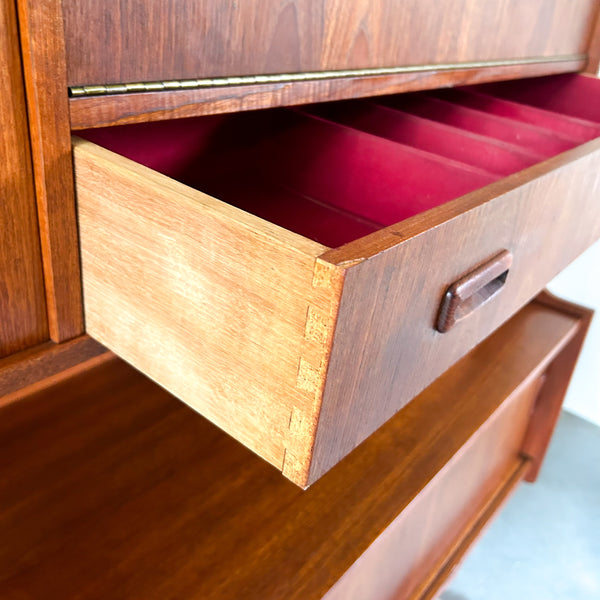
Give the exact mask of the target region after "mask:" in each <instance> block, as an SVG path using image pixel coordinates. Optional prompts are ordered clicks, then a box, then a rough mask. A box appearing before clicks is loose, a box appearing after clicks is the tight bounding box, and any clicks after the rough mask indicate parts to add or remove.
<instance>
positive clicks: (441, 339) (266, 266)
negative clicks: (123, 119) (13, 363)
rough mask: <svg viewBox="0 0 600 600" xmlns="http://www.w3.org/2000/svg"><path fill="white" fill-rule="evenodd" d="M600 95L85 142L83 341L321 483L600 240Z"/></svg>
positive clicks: (118, 132)
mask: <svg viewBox="0 0 600 600" xmlns="http://www.w3.org/2000/svg"><path fill="white" fill-rule="evenodd" d="M599 83H600V82H598V81H597V80H593V79H587V78H577V77H575V78H572V77H567V78H564V77H563V78H560V77H559V78H552V79H549V80H545V81H544V84H543V85H544V86H546V85H549V86H551V87H552V86H554V87H555V88H557V89H555V90H554V92H553V94H552V95H553V97H555V98H556V97H558V96H562V97H563V98H564V97H566V96H565V94H566V92H567V91H569V93H571V92H573V93H574V94H575V96H576V99H575V100H573V99H572V98H571V99H570V100H569V102H568V106H567V107H566V108H565V107H562V108H561V109H560V110H559V113H560V114H557V113H553V112H552V111H548V110H546V109H543V108H539V107H535V106H531V105H522V104H518V103H517V104H516V105H515V103H514V102H513V101H511V100H508V99H504V98H503V97H501V92H502V94H503V93H505V92H506V94H508V95H510V93H512V92H510V90H504V91H502V90H499V91H497V92H495V93H496V95H495V96H493V97H492V99H491V100H489V98H488V96H486V95H485V94H482V93H481V92H480V91H477V92H474V91H473V90H471V91H468V92H467V91H464V90H463V91H462V92H456V94H458V95H460V94H462V95H463V96H464V95H466V96H467V97H468V99H469V100H468V102H469V103H470V104H476V103H480V104H479V105H478V106H479V108H478V109H475V108H473V107H472V106H466V105H465V104H466V101H465V100H464V98H462V96H461V99H460V105H459V106H457V107H455V108H452V110H448V107H447V106H446V105H447V104H452V103H451V101H450V99H444V100H440V99H439V98H437V97H429V96H427V95H425V96H424V95H423V94H420V95H417V96H410V97H402V98H396V99H395V100H394V99H387V100H385V101H383V104H382V102H378V103H377V104H374V103H373V102H357V103H349V104H348V103H346V104H343V105H333V108H332V107H331V106H326V107H311V108H307V109H303V110H299V109H297V110H294V111H275V112H272V113H269V112H263V113H255V114H247V115H234V116H232V117H227V116H223V115H216V116H213V117H210V118H207V119H202V118H199V119H194V120H190V121H185V120H180V121H174V122H164V123H149V124H144V125H143V126H136V125H131V126H126V127H123V128H107V129H105V130H99V131H96V130H94V131H92V132H87V133H86V134H85V135H87V136H88V137H89V138H90V139H94V140H95V141H97V142H98V143H99V144H104V145H107V146H108V147H110V148H113V149H114V150H117V151H118V152H120V153H121V154H123V155H125V156H127V157H129V158H124V157H123V156H119V155H117V154H115V153H113V152H110V151H109V150H107V149H105V148H101V147H99V146H97V145H95V144H94V143H92V142H91V141H89V140H88V141H83V140H82V141H79V142H76V145H75V151H74V156H75V171H76V185H77V195H78V205H79V225H80V240H81V251H82V252H81V255H82V268H83V286H84V295H85V312H86V327H87V330H88V332H89V333H90V335H92V336H93V337H95V338H97V339H98V340H99V341H100V342H102V343H103V344H104V345H106V346H108V347H109V348H110V349H111V350H113V351H115V352H116V353H117V354H119V355H120V356H122V357H123V358H125V359H126V360H128V361H130V362H132V364H134V365H135V366H136V367H137V368H139V369H140V370H142V371H143V372H144V373H146V374H148V375H149V376H151V377H152V378H154V379H155V380H156V381H158V382H159V383H161V384H162V385H164V386H165V387H166V388H167V389H169V390H170V391H171V392H173V393H174V394H176V395H177V396H179V397H180V398H182V399H183V400H184V401H186V402H188V403H189V404H190V405H192V406H193V407H195V408H196V409H197V410H199V411H200V412H202V414H204V415H205V416H207V417H208V418H210V419H211V420H213V421H214V422H215V423H217V424H218V425H219V426H221V427H223V428H225V429H226V430H227V431H228V432H230V433H231V434H232V435H234V436H235V437H236V438H238V439H239V440H241V441H242V442H243V443H245V444H246V445H248V446H249V447H250V448H252V449H253V450H255V451H256V452H258V453H259V454H260V455H261V456H263V457H264V458H265V459H267V460H268V461H269V462H271V463H272V464H274V465H276V466H277V467H278V468H280V469H281V470H282V471H283V473H284V474H285V475H286V476H287V477H289V478H290V479H292V480H293V481H294V482H296V483H298V484H300V485H303V486H306V485H308V484H311V483H312V482H314V481H316V480H317V479H318V478H319V477H320V476H321V475H323V473H325V472H326V471H327V470H328V469H329V468H331V467H332V466H333V465H334V464H336V463H337V462H338V461H339V460H341V459H342V458H343V457H344V456H346V455H347V454H348V453H349V452H350V451H351V450H352V449H353V448H355V447H356V446H357V445H358V444H359V443H360V442H361V441H362V440H364V439H365V438H366V437H368V436H369V435H370V434H371V433H372V432H373V431H375V430H376V429H377V428H378V427H379V426H381V425H382V424H383V423H384V422H385V421H386V420H388V419H389V418H390V417H391V416H392V415H393V414H395V413H396V412H397V411H398V410H399V409H401V408H402V407H403V406H405V405H406V404H407V403H408V402H409V401H410V400H411V399H412V398H414V397H415V396H416V395H417V394H418V393H419V392H420V391H421V390H423V389H424V388H425V387H426V386H427V385H429V384H430V383H431V382H432V381H433V380H434V379H435V378H436V377H438V376H439V375H441V374H442V373H443V372H444V371H446V370H447V369H448V368H449V367H450V366H451V365H452V364H454V363H455V362H456V361H457V360H458V359H459V358H460V357H462V356H464V355H465V354H466V353H467V352H468V351H469V350H471V349H472V348H473V347H474V346H475V345H477V344H478V343H479V342H481V341H482V340H483V339H484V338H486V337H487V336H488V335H489V334H490V333H491V332H492V331H494V330H495V329H496V328H497V327H498V326H500V325H501V324H502V323H503V322H504V321H506V320H507V319H508V318H509V317H510V316H511V315H513V314H514V313H515V312H516V311H518V310H519V309H520V308H521V307H522V306H523V305H524V304H526V303H527V302H528V301H529V300H530V299H531V298H532V297H533V296H535V295H536V294H537V293H538V292H539V291H540V290H541V289H542V288H543V287H544V286H545V285H546V283H547V282H548V281H550V280H551V279H552V278H553V277H554V276H555V275H556V274H557V273H558V272H559V271H560V270H561V269H562V268H564V267H565V266H566V265H567V264H568V263H569V262H570V261H571V260H573V259H574V258H575V257H576V256H577V255H578V254H580V253H581V252H583V251H584V250H585V249H586V248H587V247H588V246H589V245H590V244H591V243H593V242H594V241H595V240H597V239H598V238H600V203H599V201H598V198H599V194H600V175H599V173H600V137H598V136H599V135H600V114H598V113H597V105H595V106H596V108H592V109H589V107H588V104H587V103H585V102H582V101H581V99H582V98H586V97H588V96H590V95H592V96H593V95H594V94H599V95H600V87H599V86H598V84H599ZM590 84H591V88H590V89H588V87H589V86H590ZM524 85H529V86H540V89H542V88H541V86H542V84H541V83H537V82H533V83H531V82H529V83H527V84H524ZM503 89H504V88H503ZM584 92H585V93H584ZM549 95H550V92H549V91H548V90H547V89H546V88H544V89H543V93H542V94H541V95H540V94H538V95H537V96H536V95H534V97H532V98H530V99H529V100H528V101H529V102H533V103H535V102H537V101H538V100H539V99H540V98H542V99H544V98H546V97H547V96H549ZM567 95H568V94H567ZM486 98H487V100H486ZM577 98H579V99H580V100H577ZM415 99H416V100H415ZM484 100H485V102H487V103H491V105H490V106H491V108H489V110H488V111H487V112H486V111H485V110H482V109H481V103H482V102H483V101H484ZM394 102H401V103H402V106H401V108H398V107H395V108H392V109H390V108H389V106H384V104H387V105H389V104H390V103H392V104H393V103H394ZM440 105H441V106H442V107H443V108H444V110H440V108H439V107H440ZM429 107H434V108H435V109H436V110H440V114H441V117H440V118H441V119H442V120H443V121H444V122H440V123H437V122H436V123H434V122H433V121H432V120H431V119H432V115H430V114H428V115H427V118H425V117H423V116H421V115H417V116H415V114H413V113H415V112H419V111H424V110H425V109H427V110H429ZM583 109H585V112H584V113H583V114H580V115H579V116H577V115H572V114H570V112H575V113H578V112H580V111H581V110H583ZM332 111H333V112H334V114H333V115H332V114H330V113H331V112H332ZM410 111H412V113H411V112H410ZM502 111H504V112H506V111H508V112H510V111H512V113H511V115H512V116H511V117H510V118H509V117H507V116H506V115H501V114H500V113H501V112H502ZM594 111H595V112H594ZM488 112H489V114H488ZM436 114H437V113H436ZM399 115H400V116H399ZM357 118H358V121H357V120H356V119H357ZM398 118H400V123H401V125H402V126H401V127H399V128H398V127H396V128H394V127H392V125H394V124H396V123H397V120H398ZM390 119H391V120H390ZM532 122H535V123H536V124H535V125H532ZM382 123H384V124H385V125H386V127H384V129H383V130H382V131H380V130H377V127H378V126H379V125H381V124H382ZM407 123H412V126H413V129H411V128H410V127H408V126H406V124H407ZM457 123H459V124H460V125H461V127H458V126H457ZM541 124H543V125H544V126H542V125H541ZM423 128H425V129H423ZM474 130H477V131H474ZM410 131H412V132H413V133H414V134H415V135H413V136H412V137H411V136H410V135H409V133H410ZM481 131H483V132H485V134H484V133H481ZM423 132H426V133H428V134H429V137H427V136H425V135H421V133H423ZM567 134H568V135H567ZM400 136H401V137H402V139H398V138H399V137H400ZM494 136H496V137H494ZM498 136H501V138H502V139H499V138H498ZM586 140H588V141H586ZM589 140H591V141H589ZM459 142H460V143H459ZM198 148H200V150H198ZM465 150H469V152H470V153H469V152H463V151H465ZM459 152H463V154H462V155H458V153H459ZM557 154H558V155H557ZM548 157H550V158H548ZM544 158H547V160H544ZM133 159H134V160H135V161H137V162H134V160H133ZM475 159H477V160H478V161H479V162H478V163H474V162H469V161H474V160H475ZM540 161H542V162H540ZM138 163H143V165H144V166H143V165H142V164H138ZM536 163H537V164H536ZM519 168H521V169H523V170H520V171H519V172H516V173H515V170H517V171H518V169H519ZM155 169H156V170H158V171H160V172H156V170H155ZM507 173H513V174H512V175H508V176H507V177H504V176H505V175H506V174H507ZM503 177H504V178H503ZM174 178H175V179H179V181H174ZM184 182H185V183H184ZM199 190H202V191H199ZM472 190H475V191H472ZM208 194H211V195H210V196H209V195H208ZM457 197H458V198H457ZM217 198H218V199H217ZM246 211H247V212H246ZM250 213H253V214H250ZM386 225H388V226H387V227H386ZM361 236H362V237H361ZM333 246H337V247H336V248H332V247H333Z"/></svg>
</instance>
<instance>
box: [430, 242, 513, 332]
mask: <svg viewBox="0 0 600 600" xmlns="http://www.w3.org/2000/svg"><path fill="white" fill-rule="evenodd" d="M512 258H513V257H512V254H511V253H510V252H509V251H508V250H502V252H500V253H499V254H496V256H494V257H492V258H490V260H488V261H487V262H485V263H483V264H482V265H480V266H479V267H477V268H476V269H473V270H472V271H471V272H470V273H467V275H465V276H464V277H461V278H460V279H459V280H458V281H455V282H454V283H453V284H452V285H451V286H450V287H449V288H448V290H447V291H446V293H445V294H444V298H443V300H442V304H441V305H440V312H439V314H438V320H437V324H436V329H437V330H438V331H440V332H441V333H445V332H446V331H448V330H449V329H451V328H452V327H453V326H454V325H455V324H456V323H458V322H459V321H460V320H462V319H464V318H465V317H468V316H469V315H470V314H471V313H472V312H474V311H475V310H476V309H477V308H479V307H480V306H482V305H483V304H485V303H486V302H487V301H488V300H490V299H491V298H493V297H494V296H495V295H496V294H497V293H498V292H499V291H500V290H501V289H502V286H503V285H504V283H505V282H506V278H507V277H508V271H509V269H510V266H511V265H512Z"/></svg>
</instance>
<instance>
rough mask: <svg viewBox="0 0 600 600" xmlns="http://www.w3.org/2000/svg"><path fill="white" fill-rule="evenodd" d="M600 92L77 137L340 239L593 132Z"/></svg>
mask: <svg viewBox="0 0 600 600" xmlns="http://www.w3.org/2000/svg"><path fill="white" fill-rule="evenodd" d="M599 95H600V81H599V80H596V79H594V78H590V77H583V76H573V75H567V76H564V75H561V76H554V77H546V78H537V79H531V80H528V81H518V82H502V83H494V84H484V85H479V86H470V87H464V88H457V89H448V90H433V91H426V92H417V93H412V94H403V95H397V96H388V97H382V98H377V99H369V100H353V101H344V102H336V103H327V104H321V105H312V106H307V107H300V108H296V109H276V110H270V111H256V112H251V113H244V114H235V115H213V116H208V117H198V118H193V119H185V120H177V121H164V122H154V123H144V124H139V125H126V126H119V127H110V128H104V129H93V130H86V131H83V132H80V135H81V136H82V137H84V138H86V139H88V140H90V141H93V142H96V143H98V144H99V145H101V146H104V147H106V148H108V149H110V150H113V151H114V152H117V153H118V154H121V155H123V156H126V157H127V158H130V159H132V160H135V161H136V162H138V163H141V164H143V165H145V166H148V167H150V168H152V169H155V170H156V171H158V172H160V173H163V174H164V175H167V176H169V177H172V178H174V179H176V180H178V181H181V182H182V183H185V184H187V185H190V186H192V187H194V188H196V189H199V190H201V191H203V192H205V193H208V194H210V195H212V196H215V197H216V198H218V199H220V200H223V201H225V202H227V203H229V204H232V205H234V206H236V207H238V208H240V209H242V210H245V211H247V212H250V213H252V214H255V215H257V216H259V217H261V218H263V219H266V220H268V221H271V222H272V223H275V224H277V225H280V226H282V227H285V228H286V229H288V230H290V231H293V232H295V233H298V234H300V235H303V236H305V237H307V238H310V239H312V240H314V241H317V242H319V243H321V244H324V245H326V246H329V247H337V246H340V245H343V244H345V243H347V242H350V241H352V240H355V239H358V238H360V237H363V236H365V235H367V234H369V233H372V232H374V231H376V230H378V229H381V228H383V227H386V226H388V225H392V224H394V223H397V222H399V221H402V220H404V219H407V218H409V217H412V216H414V215H417V214H419V213H422V212H424V211H426V210H428V209H431V208H434V207H435V206H439V205H441V204H443V203H445V202H448V201H450V200H453V199H455V198H458V197H459V196H462V195H463V194H466V193H468V192H471V191H473V190H475V189H478V188H481V187H483V186H485V185H487V184H489V183H492V182H493V181H496V180H498V179H501V178H503V177H506V176H508V175H511V174H513V173H516V172H518V171H521V170H523V169H525V168H527V167H530V166H532V165H534V164H536V163H539V162H541V161H543V160H545V159H547V158H549V157H551V156H555V155H557V154H560V153H561V152H564V151H566V150H569V149H571V148H574V147H575V146H578V145H580V144H582V143H584V142H586V141H589V140H591V139H594V138H596V137H598V136H600V103H598V102H594V99H595V98H597V97H598V96H599Z"/></svg>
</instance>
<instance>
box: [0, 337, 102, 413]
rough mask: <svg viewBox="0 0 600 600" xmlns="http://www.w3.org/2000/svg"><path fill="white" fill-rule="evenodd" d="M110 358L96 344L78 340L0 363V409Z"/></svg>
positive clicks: (50, 345)
mask: <svg viewBox="0 0 600 600" xmlns="http://www.w3.org/2000/svg"><path fill="white" fill-rule="evenodd" d="M105 354H110V353H109V352H108V350H107V349H106V348H104V347H102V346H101V345H100V344H99V343H98V342H96V341H94V340H92V339H91V338H89V337H88V336H81V337H79V338H76V339H74V340H70V341H68V342H64V343H62V344H54V343H53V342H46V343H45V344H40V345H39V346H35V347H34V348H30V349H28V350H25V351H23V352H19V353H17V354H13V355H12V356H9V357H7V358H5V359H4V360H2V361H0V406H3V405H5V404H9V403H10V402H14V401H16V400H19V399H21V398H23V397H24V396H26V395H30V394H31V393H33V390H36V389H38V388H42V387H49V386H50V385H52V384H54V383H56V381H57V378H63V379H64V378H67V377H69V376H71V375H73V374H74V370H78V369H79V370H81V369H85V368H87V367H88V366H89V361H90V360H91V359H95V358H96V357H98V356H101V355H105Z"/></svg>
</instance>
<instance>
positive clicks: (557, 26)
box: [62, 0, 598, 85]
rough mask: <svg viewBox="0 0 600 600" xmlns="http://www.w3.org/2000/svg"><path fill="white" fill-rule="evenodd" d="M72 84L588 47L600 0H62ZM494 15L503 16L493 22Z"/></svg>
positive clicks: (499, 55)
mask: <svg viewBox="0 0 600 600" xmlns="http://www.w3.org/2000/svg"><path fill="white" fill-rule="evenodd" d="M62 7H63V13H64V23H65V43H66V54H67V82H68V84H69V85H86V84H103V83H123V82H143V81H162V80H173V79H190V78H198V77H219V76H239V75H255V74H264V73H301V72H307V71H309V72H311V71H329V70H344V69H361V68H372V67H391V66H402V65H427V64H428V65H431V64H438V63H457V62H470V61H486V60H494V59H509V58H527V57H547V56H562V55H574V54H585V53H586V51H587V44H588V41H589V37H590V32H591V30H592V27H593V25H594V22H593V21H594V18H595V16H596V11H597V7H598V3H597V0H578V2H571V1H570V0H529V1H528V2H522V1H520V0H494V1H492V2H485V3H481V2H480V1H478V0H467V1H458V0H449V1H445V2H437V1H435V0H404V1H403V2H397V0H351V1H348V0H293V1H287V0H286V1H284V0H269V1H266V2H265V1H264V0H262V1H259V0H246V1H244V2H222V1H221V0H210V1H205V2H201V3H198V2H195V1H193V0H178V1H175V0H169V1H167V2H161V3H160V4H156V3H148V2H147V1H145V0H123V1H121V2H119V3H117V4H115V3H113V4H106V3H102V2H94V1H93V0H63V2H62ZM491 24H493V25H491Z"/></svg>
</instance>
